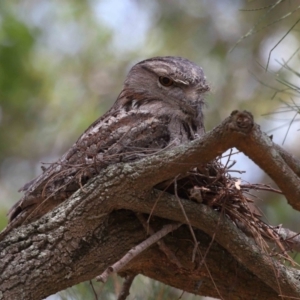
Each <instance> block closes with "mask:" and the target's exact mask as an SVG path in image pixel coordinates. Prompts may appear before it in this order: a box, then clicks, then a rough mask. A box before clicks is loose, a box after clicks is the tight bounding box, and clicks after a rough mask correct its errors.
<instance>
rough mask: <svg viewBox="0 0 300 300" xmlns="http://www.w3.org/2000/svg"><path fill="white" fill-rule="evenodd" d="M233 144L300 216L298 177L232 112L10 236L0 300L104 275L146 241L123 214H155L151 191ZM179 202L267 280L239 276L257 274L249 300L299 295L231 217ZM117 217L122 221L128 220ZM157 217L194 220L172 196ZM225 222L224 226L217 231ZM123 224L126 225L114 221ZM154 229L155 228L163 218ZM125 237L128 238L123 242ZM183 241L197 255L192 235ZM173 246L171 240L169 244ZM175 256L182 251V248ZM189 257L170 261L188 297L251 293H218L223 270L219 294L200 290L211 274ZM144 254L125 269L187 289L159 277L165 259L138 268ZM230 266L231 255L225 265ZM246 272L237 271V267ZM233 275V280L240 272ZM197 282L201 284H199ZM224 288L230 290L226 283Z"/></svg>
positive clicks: (95, 183) (247, 120) (93, 184)
mask: <svg viewBox="0 0 300 300" xmlns="http://www.w3.org/2000/svg"><path fill="white" fill-rule="evenodd" d="M231 147H237V148H238V149H239V150H241V151H243V152H244V153H245V154H247V155H248V156H249V157H250V158H251V159H253V160H254V161H255V162H256V163H257V164H258V165H259V166H260V167H261V168H262V169H264V170H265V171H266V172H267V173H268V174H269V175H270V176H271V177H272V178H273V179H274V180H275V182H276V183H277V185H278V186H279V187H280V188H281V189H282V191H283V193H284V194H285V195H286V197H287V199H288V201H289V203H290V204H291V205H292V206H293V207H295V208H297V209H298V208H299V207H300V204H299V201H298V199H299V192H300V191H299V179H298V178H297V176H296V174H295V173H294V172H293V171H292V170H291V168H290V167H288V166H287V165H286V164H285V163H284V160H283V159H282V156H281V155H280V154H279V153H278V151H276V149H275V147H274V145H273V143H272V141H271V140H270V139H269V138H268V137H267V136H266V135H265V134H262V133H261V131H260V129H259V126H257V125H253V120H252V117H251V115H250V114H249V113H245V112H244V113H239V112H234V113H233V114H232V115H231V117H229V118H227V119H226V120H225V121H224V122H223V123H222V124H221V125H219V126H217V127H216V128H215V129H214V130H212V131H211V132H209V133H208V134H206V135H205V136H203V137H201V138H200V139H198V140H195V141H193V142H191V143H189V144H186V145H182V146H180V147H178V148H176V149H173V150H168V151H165V152H162V153H161V154H159V155H156V156H149V157H148V158H145V159H142V160H140V161H137V162H135V163H130V164H117V165H114V166H110V167H108V168H107V169H105V170H103V171H102V172H101V173H100V174H99V176H98V177H96V178H94V179H92V180H91V181H90V182H89V183H88V184H87V185H86V186H85V187H84V190H80V191H78V192H76V193H75V194H74V195H73V196H72V197H71V198H70V199H68V200H67V201H66V202H65V203H63V204H62V205H60V206H59V207H58V208H56V209H55V210H53V211H52V212H50V213H48V214H47V215H46V216H44V217H43V218H41V219H40V220H38V221H37V222H34V223H32V224H29V225H27V226H22V227H20V228H17V229H15V230H13V231H12V232H11V233H10V234H8V235H7V236H6V237H5V238H4V239H3V240H2V241H1V242H0V259H1V261H0V274H1V275H0V291H1V293H0V299H18V297H19V296H20V295H22V298H23V299H41V298H43V297H45V296H47V295H49V294H52V293H55V292H56V291H58V290H61V289H63V288H66V287H68V286H71V285H74V284H76V283H78V282H82V281H85V280H89V279H91V278H94V277H96V276H97V275H99V274H101V273H102V272H103V271H104V270H105V269H106V268H107V267H108V266H109V265H112V264H113V263H114V262H116V261H117V260H119V259H120V258H121V257H122V256H123V255H124V254H126V253H127V251H128V250H129V249H131V248H132V247H134V246H136V245H137V244H139V243H140V242H142V241H143V240H145V238H146V237H145V232H144V230H143V228H142V226H141V224H140V223H139V221H138V220H136V219H134V221H133V220H132V215H131V217H128V212H125V211H123V210H124V209H126V210H127V211H128V210H129V211H135V212H142V213H147V214H149V213H150V212H151V210H152V208H153V205H154V203H155V201H156V200H157V198H158V193H161V192H158V191H156V190H153V189H152V187H153V186H155V185H156V184H158V183H160V182H162V181H165V180H168V179H171V178H174V177H175V176H177V175H178V174H184V173H185V172H187V171H188V170H189V169H190V168H191V167H192V166H195V165H201V164H203V165H204V164H206V163H208V162H209V161H211V160H213V159H214V158H215V157H217V156H218V155H220V154H222V153H223V152H225V151H226V150H227V149H229V148H231ZM181 201H182V203H183V205H184V209H185V211H186V214H187V216H188V218H189V221H190V223H191V224H192V226H193V227H195V228H198V229H200V230H202V231H204V232H206V233H207V234H208V235H210V236H213V235H214V234H215V240H216V242H217V243H218V244H219V245H221V246H222V247H223V248H224V249H226V250H224V251H226V253H227V254H226V255H227V256H228V257H229V258H231V257H232V258H234V259H235V260H236V261H237V262H239V263H241V264H242V265H243V266H244V267H245V268H247V269H248V270H250V271H251V272H252V274H254V275H255V276H257V278H259V279H260V280H257V279H255V280H254V279H253V275H251V273H248V271H247V270H246V269H244V270H243V271H242V273H243V276H245V278H246V277H247V276H250V277H249V278H248V281H249V280H250V281H251V282H253V283H254V282H255V285H256V286H253V289H252V287H251V291H248V294H247V295H248V298H245V299H252V298H253V299H254V298H255V295H256V293H257V291H258V290H255V288H258V289H259V292H260V293H261V295H262V294H264V295H266V296H265V297H264V299H276V298H275V297H276V295H278V294H283V295H288V296H292V297H299V296H300V288H299V283H298V281H297V278H298V276H299V272H298V271H297V270H294V269H292V268H287V267H285V266H283V265H281V264H280V263H279V262H277V261H275V260H273V259H271V258H270V257H268V256H267V255H264V254H263V253H262V252H261V250H260V249H259V248H258V247H257V246H256V245H255V244H254V243H253V241H251V240H250V239H249V238H247V237H246V236H245V235H244V234H243V233H242V232H241V231H240V230H239V229H238V228H237V227H236V226H235V225H234V224H233V223H232V222H231V221H230V220H229V219H227V218H226V217H224V216H221V215H220V214H219V213H217V212H215V211H213V210H212V209H211V208H209V207H207V206H205V205H201V204H197V203H194V202H192V201H188V200H185V199H181ZM116 210H120V211H119V212H118V214H117V215H118V218H116V212H113V211H116ZM120 216H124V220H123V221H124V222H123V223H122V221H121V219H122V218H121V217H120ZM133 216H134V215H133ZM153 216H157V217H161V218H164V219H168V220H174V221H178V222H181V223H187V222H186V219H185V218H184V216H183V214H182V211H181V209H180V207H179V204H178V200H177V199H175V197H174V196H172V195H168V194H164V195H163V196H162V197H161V198H160V201H159V202H158V203H157V206H156V208H155V210H154V212H153ZM200 216H201V217H200ZM134 217H135V216H134ZM154 218H155V217H154ZM219 218H222V219H221V220H220V222H221V223H220V224H221V225H219V227H217V224H218V221H219ZM116 219H118V220H119V223H118V222H117V224H116ZM155 220H156V219H155ZM156 221H157V220H156ZM157 222H158V223H156V222H155V224H159V223H160V222H161V221H157ZM122 224H123V226H124V228H122V226H121V225H122ZM124 224H125V225H124ZM161 225H163V224H161ZM159 229H160V228H156V230H159ZM128 232H130V234H128ZM122 233H123V234H125V233H127V234H125V235H124V236H123V235H122ZM174 234H175V233H174ZM186 235H187V236H188V239H189V245H190V246H191V249H193V242H192V241H191V238H190V234H189V233H188V231H186ZM166 240H169V239H168V238H167V237H166ZM177 242H179V241H178V240H177ZM201 242H202V241H201ZM179 243H180V244H181V243H182V242H179ZM185 246H186V245H185ZM168 247H170V248H171V250H172V251H174V244H172V243H171V244H170V245H168ZM186 247H187V246H186ZM178 249H182V248H181V247H180V245H179V244H178ZM153 251H154V252H153ZM157 251H158V253H162V252H159V250H157V249H155V250H153V249H152V248H151V249H150V250H147V251H146V252H145V253H147V255H150V254H149V253H152V254H153V256H155V255H156V253H157ZM191 251H192V250H191ZM210 251H211V250H210ZM183 252H184V255H181V256H180V255H178V256H180V262H181V263H182V264H183V265H184V266H185V265H187V267H186V268H184V269H183V270H179V269H178V266H176V264H172V263H171V262H169V263H170V264H172V268H174V269H173V270H177V272H178V276H182V278H190V279H191V283H193V286H194V287H192V285H188V284H187V285H186V287H185V289H186V290H188V291H190V292H193V293H196V294H206V295H211V296H214V297H219V296H220V294H221V295H222V297H224V299H235V297H239V296H240V295H241V292H242V291H243V292H246V290H249V287H248V286H244V288H243V287H241V286H238V287H235V290H234V291H232V290H231V291H230V293H229V294H228V287H227V290H226V286H220V285H221V284H222V280H219V279H220V278H221V276H222V275H221V274H222V272H220V271H219V272H215V273H213V279H215V280H216V281H217V282H218V286H219V287H220V290H221V292H218V293H216V289H215V288H214V285H211V283H205V284H203V286H201V289H200V290H199V289H195V284H196V283H197V282H199V280H201V278H202V277H205V276H207V273H206V275H205V274H204V273H203V272H202V270H200V269H199V270H196V271H195V266H193V263H192V262H191V255H190V256H189V255H188V257H185V256H186V255H187V253H188V252H185V251H184V250H183ZM145 253H142V254H141V255H140V256H139V258H138V259H135V260H134V261H133V262H132V264H131V265H130V264H129V265H128V266H125V267H124V272H125V271H126V272H129V273H130V271H132V273H138V271H139V272H142V270H144V271H143V273H144V274H145V275H148V276H150V277H153V278H155V279H157V280H161V281H163V282H165V283H167V284H171V285H174V286H177V287H179V288H183V287H181V286H180V280H177V281H176V280H175V279H176V278H175V279H174V278H165V277H164V276H160V275H159V274H163V273H164V272H166V270H165V269H164V268H165V267H166V266H165V265H164V264H162V263H161V261H159V262H158V264H157V265H156V266H153V265H149V268H148V269H147V268H140V266H141V264H142V263H143V255H146V254H145ZM160 255H161V254H160ZM228 257H227V258H226V259H228ZM232 258H231V259H232ZM161 259H162V258H161ZM207 259H208V258H207ZM214 259H216V257H214ZM226 259H225V258H224V261H225V260H226ZM182 260H184V262H183V261H182ZM166 261H168V260H166ZM166 261H165V262H166ZM199 261H201V259H200V258H199V259H198V262H199ZM208 261H210V264H209V265H208V268H209V269H214V268H213V262H212V261H211V260H209V259H208ZM206 263H207V262H206ZM207 264H208V263H207ZM130 266H131V267H132V269H130ZM155 267H156V269H157V270H160V272H161V273H159V272H155V271H154V268H155ZM228 268H229V267H228ZM241 268H242V267H241V266H239V270H240V269H241ZM185 269H186V270H185ZM229 269H230V268H229ZM191 270H193V271H191ZM226 270H227V269H226ZM233 273H234V272H233ZM155 274H156V275H155ZM228 276H229V275H228ZM230 276H233V277H232V278H234V276H235V275H234V274H231V275H230ZM178 278H179V277H178ZM178 278H177V279H178ZM180 278H181V277H180ZM195 278H198V281H197V280H196V281H195ZM238 278H239V279H240V278H241V276H240V275H239V277H238ZM250 278H252V279H250ZM174 280H175V281H174ZM232 280H233V279H232ZM237 280H238V279H237ZM185 282H186V281H185ZM279 282H280V284H279ZM50 283H52V284H50ZM264 283H266V284H267V285H268V287H267V286H265V284H264ZM223 284H225V285H226V282H223ZM241 284H242V283H241ZM196 285H197V284H196ZM198 285H199V284H198ZM274 291H275V293H274ZM249 293H250V294H251V293H252V295H249ZM267 295H271V297H269V296H267Z"/></svg>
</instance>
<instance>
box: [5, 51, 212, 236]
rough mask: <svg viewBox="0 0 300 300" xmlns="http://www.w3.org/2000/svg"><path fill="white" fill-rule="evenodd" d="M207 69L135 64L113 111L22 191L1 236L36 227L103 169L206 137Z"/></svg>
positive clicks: (164, 59)
mask: <svg viewBox="0 0 300 300" xmlns="http://www.w3.org/2000/svg"><path fill="white" fill-rule="evenodd" d="M209 89H210V88H209V84H208V83H207V80H206V77H205V75H204V72H203V69H202V68H201V67H199V66H198V65H197V64H195V63H193V62H192V61H190V60H188V59H186V58H182V57H176V56H160V57H153V58H149V59H146V60H143V61H141V62H138V63H137V64H135V65H134V66H133V67H132V68H131V70H130V71H129V73H128V75H127V77H126V79H125V82H124V85H123V89H122V90H121V92H120V94H119V96H118V97H117V100H116V101H115V103H114V104H113V106H112V107H111V108H110V109H109V110H108V111H107V112H106V113H105V114H104V115H103V116H101V117H100V118H98V119H97V120H96V121H95V122H94V123H92V124H91V125H90V126H89V127H88V128H87V129H86V130H85V131H84V132H83V134H82V135H81V136H80V137H79V139H78V140H77V141H76V142H75V143H74V144H73V146H72V147H71V148H70V149H69V150H68V151H67V152H66V153H65V154H64V155H63V156H62V157H61V158H60V159H58V160H57V161H56V162H54V163H51V164H49V165H48V167H44V166H43V167H42V170H43V173H42V174H41V175H39V176H38V177H37V178H35V179H33V180H32V181H30V182H28V183H27V184H25V185H24V186H23V187H22V188H21V189H20V190H19V191H20V192H24V195H23V196H22V197H21V199H20V200H19V201H18V202H17V203H16V204H15V205H13V206H12V208H11V209H10V210H9V212H8V217H9V223H8V225H7V227H6V228H5V229H4V230H3V231H2V233H1V234H0V238H1V237H3V236H5V235H6V234H7V233H8V232H10V231H11V230H12V229H13V228H16V227H19V226H21V225H23V224H28V223H31V222H33V221H35V220H37V219H39V218H40V217H41V216H43V215H44V214H46V213H47V212H48V211H50V210H52V209H53V208H55V207H56V206H58V205H59V204H60V203H62V202H63V201H65V200H66V199H68V198H69V197H70V196H71V195H72V194H73V193H74V192H76V191H77V190H78V189H80V188H81V187H83V186H84V185H85V184H86V183H87V182H88V180H89V179H91V178H93V177H95V176H96V175H97V174H98V173H99V171H100V170H102V169H103V168H105V167H107V166H108V165H111V164H115V163H118V162H130V161H135V160H138V159H141V158H143V157H145V156H148V155H152V154H155V153H157V152H158V151H161V150H162V149H165V148H167V149H169V148H172V147H176V146H178V145H180V144H182V143H186V142H188V141H191V140H194V139H196V138H197V137H199V136H201V135H203V134H204V133H205V128H204V123H203V106H204V104H205V101H204V95H205V93H206V92H208V91H209Z"/></svg>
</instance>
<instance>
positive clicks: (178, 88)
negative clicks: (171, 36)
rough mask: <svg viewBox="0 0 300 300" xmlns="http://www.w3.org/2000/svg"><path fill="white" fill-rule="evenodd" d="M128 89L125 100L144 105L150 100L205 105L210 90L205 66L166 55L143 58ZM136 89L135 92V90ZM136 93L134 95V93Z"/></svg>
mask: <svg viewBox="0 0 300 300" xmlns="http://www.w3.org/2000/svg"><path fill="white" fill-rule="evenodd" d="M123 91H124V92H125V94H126V91H127V92H128V93H127V95H129V97H127V99H126V100H125V99H124V100H123V101H124V103H123V104H130V101H133V102H134V105H137V106H139V105H142V104H143V99H147V101H148V102H149V101H159V100H162V101H169V102H170V104H171V103H172V101H174V104H175V103H185V104H188V105H190V106H192V107H197V108H199V109H200V108H201V107H202V104H203V94H204V93H205V92H207V91H209V86H208V84H207V82H206V78H205V76H204V73H203V70H202V68H200V67H199V66H197V65H196V64H195V63H193V62H191V61H189V60H188V59H185V58H182V57H174V56H164V57H154V58H150V59H147V60H143V61H141V62H139V63H137V64H136V65H134V66H133V67H132V69H131V70H130V72H129V73H128V75H127V78H126V80H125V83H124V89H123ZM131 91H132V93H131ZM131 94H132V96H130V95H131Z"/></svg>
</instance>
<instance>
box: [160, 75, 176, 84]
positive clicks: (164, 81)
mask: <svg viewBox="0 0 300 300" xmlns="http://www.w3.org/2000/svg"><path fill="white" fill-rule="evenodd" d="M158 80H159V82H160V84H161V85H163V86H171V85H172V84H173V80H172V79H171V78H169V77H165V76H160V77H159V78H158Z"/></svg>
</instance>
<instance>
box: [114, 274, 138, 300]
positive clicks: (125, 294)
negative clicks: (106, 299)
mask: <svg viewBox="0 0 300 300" xmlns="http://www.w3.org/2000/svg"><path fill="white" fill-rule="evenodd" d="M135 276H136V275H135V274H133V275H127V276H126V277H125V280H124V282H123V286H122V290H121V292H120V294H119V296H118V299H117V300H126V298H127V297H128V296H129V294H130V293H129V290H130V287H131V285H132V282H133V280H134V278H135Z"/></svg>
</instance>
